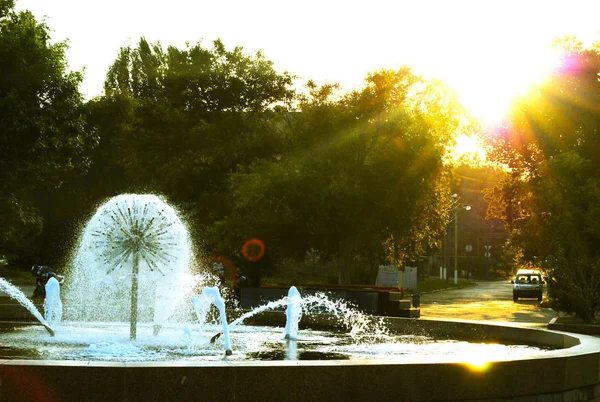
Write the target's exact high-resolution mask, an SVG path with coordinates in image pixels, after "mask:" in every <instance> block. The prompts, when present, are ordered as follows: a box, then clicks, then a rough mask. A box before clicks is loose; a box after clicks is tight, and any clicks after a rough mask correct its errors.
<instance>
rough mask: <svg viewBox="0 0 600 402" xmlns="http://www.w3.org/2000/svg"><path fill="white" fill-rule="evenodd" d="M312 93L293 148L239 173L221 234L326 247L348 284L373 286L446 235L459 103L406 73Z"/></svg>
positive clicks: (296, 248) (295, 124)
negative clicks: (342, 91)
mask: <svg viewBox="0 0 600 402" xmlns="http://www.w3.org/2000/svg"><path fill="white" fill-rule="evenodd" d="M308 89H309V95H308V97H306V98H305V99H304V100H303V101H302V102H301V103H300V105H299V109H298V111H297V112H296V113H294V114H293V115H292V116H291V118H290V122H289V130H290V133H289V135H288V138H289V144H288V148H287V151H286V152H285V153H284V154H282V155H280V157H279V158H276V159H270V160H264V159H263V160H257V161H255V162H254V163H252V164H251V165H250V167H249V169H247V170H246V171H243V172H239V173H237V174H234V175H233V176H232V185H233V189H234V198H235V208H234V210H233V213H232V214H231V215H229V216H228V218H227V219H226V220H224V221H221V222H219V223H218V224H217V226H216V228H217V229H218V232H219V233H221V234H223V233H225V234H228V235H233V236H237V237H238V238H237V240H236V241H237V242H239V241H240V240H241V238H243V237H247V236H251V233H253V234H254V235H255V236H259V237H261V239H263V240H264V241H265V243H267V244H269V245H271V247H272V248H273V249H275V250H279V252H280V253H281V254H283V255H286V256H295V257H296V258H300V257H303V256H304V254H305V253H306V251H307V250H309V249H316V250H319V251H321V252H324V253H325V254H328V255H332V256H335V258H336V259H337V260H338V264H339V267H340V278H339V280H340V282H342V281H348V280H350V281H355V282H363V283H370V282H372V280H374V275H375V273H376V269H377V266H378V265H379V264H380V263H383V262H386V261H389V262H395V263H403V262H406V261H410V260H411V259H417V258H418V257H419V256H420V255H422V253H423V252H424V250H426V249H427V248H428V247H431V246H433V245H435V244H436V243H437V240H438V239H439V238H440V235H441V233H442V231H443V228H444V226H445V225H444V223H445V222H446V221H447V218H448V217H447V215H448V211H449V209H450V208H449V204H450V202H451V201H450V199H449V188H448V181H447V174H448V167H447V165H445V164H444V163H443V161H444V158H445V152H446V149H447V148H446V147H447V145H449V143H450V142H451V140H452V136H453V134H454V133H455V132H456V130H458V129H459V125H460V122H461V119H460V116H459V107H458V105H457V104H456V103H455V102H454V101H453V99H452V98H451V96H450V95H449V94H448V93H446V92H444V91H442V90H441V88H440V87H438V86H436V85H435V84H433V83H430V82H427V81H425V80H423V79H422V78H421V77H418V76H416V75H414V74H413V73H412V72H411V71H410V70H409V69H408V68H403V69H400V70H398V71H389V70H382V71H379V72H376V73H373V74H370V75H369V76H368V77H367V80H366V85H365V87H364V88H363V89H362V90H360V91H354V92H352V93H350V94H347V95H344V96H340V97H338V98H336V97H335V95H336V92H335V89H336V88H335V86H331V85H326V86H323V87H316V86H315V85H313V84H312V83H309V86H308ZM236 241H232V243H235V242H236Z"/></svg>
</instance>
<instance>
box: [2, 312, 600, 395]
mask: <svg viewBox="0 0 600 402" xmlns="http://www.w3.org/2000/svg"><path fill="white" fill-rule="evenodd" d="M282 315H283V314H281V313H263V314H261V315H260V316H256V317H253V319H254V323H258V322H259V321H260V322H262V323H269V324H270V325H277V326H279V327H280V321H283V320H285V317H282ZM385 324H386V326H387V327H388V328H389V329H390V331H392V332H394V333H400V334H402V333H411V334H420V333H427V334H430V335H435V336H436V337H449V338H456V337H458V338H459V339H469V340H482V341H505V342H515V343H522V344H528V345H536V346H545V347H548V348H556V349H554V350H544V351H540V352H539V353H537V354H536V353H534V354H532V355H528V356H527V357H526V358H510V357H503V356H495V357H494V358H492V359H490V361H488V362H485V363H484V362H483V361H481V360H480V361H479V362H477V363H476V364H473V363H469V362H458V361H453V362H406V361H402V359H399V358H393V357H392V358H384V359H363V360H360V361H354V360H295V361H294V360H280V361H247V360H243V361H240V360H235V359H230V358H221V359H219V360H216V361H204V362H198V361H193V362H192V361H183V360H176V361H168V362H156V361H152V362H126V361H123V362H101V361H60V360H42V361H39V360H38V361H36V360H16V359H4V360H0V381H1V383H0V384H2V387H1V388H0V392H1V393H0V396H1V397H2V400H10V401H22V400H23V401H24V400H40V399H43V400H61V401H71V400H73V401H79V400H82V399H85V400H93V401H96V400H106V401H117V400H127V401H137V400H140V401H149V400H160V401H167V400H184V399H194V400H195V399H201V400H219V401H230V400H231V401H233V400H235V401H239V400H242V401H246V400H247V401H256V400H315V399H317V398H320V399H326V400H329V399H337V400H358V399H361V400H372V399H373V398H385V399H389V398H395V399H400V400H437V401H445V400H486V399H490V400H492V399H493V400H510V399H515V398H525V397H527V398H529V399H530V400H592V399H594V398H597V397H599V396H600V395H599V394H600V339H598V338H594V337H590V336H586V335H579V334H570V333H563V332H557V331H548V330H542V329H530V328H518V327H512V326H508V325H498V324H488V323H479V322H467V321H439V320H424V319H420V320H414V319H403V318H387V319H386V320H385ZM332 325H334V326H335V323H334V322H333V321H331V320H330V319H328V317H326V316H324V315H312V316H305V317H303V320H302V325H301V327H300V335H299V338H300V340H299V341H298V342H301V341H302V331H303V329H304V328H306V327H307V326H310V327H319V328H320V327H328V326H329V327H331V326H332ZM40 395H41V396H43V398H40ZM529 399H528V400H529Z"/></svg>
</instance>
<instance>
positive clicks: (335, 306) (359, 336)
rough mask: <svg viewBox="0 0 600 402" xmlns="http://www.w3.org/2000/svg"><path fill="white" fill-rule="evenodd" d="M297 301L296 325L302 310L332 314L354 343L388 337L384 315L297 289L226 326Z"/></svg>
mask: <svg viewBox="0 0 600 402" xmlns="http://www.w3.org/2000/svg"><path fill="white" fill-rule="evenodd" d="M290 290H291V288H290ZM296 292H297V290H296ZM297 303H299V306H298V307H297V308H299V314H298V310H296V314H295V315H296V318H297V320H295V322H296V326H297V325H298V321H299V320H300V318H301V317H302V311H303V310H304V311H306V312H308V313H328V314H331V315H333V316H334V317H335V318H336V319H337V320H338V321H339V322H340V323H341V324H342V325H343V326H344V327H345V328H346V329H348V330H349V333H348V334H349V336H350V337H351V338H352V339H353V341H354V342H356V343H371V342H376V341H378V340H382V339H387V338H389V335H390V334H389V330H388V329H387V327H386V326H385V322H384V318H383V317H373V316H369V315H367V314H364V313H362V312H361V311H359V310H358V309H356V308H354V307H352V306H350V305H349V304H348V302H346V301H345V300H341V299H338V300H331V299H329V298H328V297H327V295H326V294H325V293H322V292H319V293H317V294H315V295H308V296H303V297H300V293H299V292H298V293H297V294H295V293H294V292H293V291H292V296H290V295H289V294H288V296H285V297H282V298H281V299H279V300H275V301H271V302H268V303H266V304H263V305H262V306H258V307H256V308H254V309H252V310H251V311H249V312H246V313H244V314H242V315H241V316H240V317H238V318H237V319H236V320H234V321H232V322H231V323H230V324H229V329H230V330H231V329H232V328H233V327H234V326H236V325H238V324H240V323H242V322H243V321H244V320H246V319H248V318H250V317H252V316H255V315H257V314H260V313H262V312H264V311H267V310H274V309H277V308H279V307H283V306H288V307H289V306H294V305H296V304H297ZM323 310H324V311H323ZM293 323H294V320H287V323H286V331H287V325H290V326H291V325H294V324H293ZM296 337H297V333H296Z"/></svg>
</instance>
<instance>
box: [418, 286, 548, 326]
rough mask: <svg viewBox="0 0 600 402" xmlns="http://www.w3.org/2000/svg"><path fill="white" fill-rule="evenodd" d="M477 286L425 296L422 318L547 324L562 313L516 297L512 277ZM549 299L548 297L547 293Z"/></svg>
mask: <svg viewBox="0 0 600 402" xmlns="http://www.w3.org/2000/svg"><path fill="white" fill-rule="evenodd" d="M475 282H476V285H475V286H471V287H467V288H462V289H453V290H445V291H440V292H433V293H428V294H423V295H421V307H420V308H421V318H439V319H460V320H477V321H504V322H512V323H515V324H517V325H526V326H543V325H546V324H548V323H549V322H550V320H552V318H554V317H557V316H558V313H557V312H556V311H554V310H552V309H551V308H549V307H547V304H548V303H547V302H546V303H544V302H542V303H541V304H540V302H538V301H537V299H521V300H519V301H517V302H514V301H513V299H512V284H511V283H510V280H502V281H475ZM544 298H545V296H544Z"/></svg>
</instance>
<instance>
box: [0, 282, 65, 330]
mask: <svg viewBox="0 0 600 402" xmlns="http://www.w3.org/2000/svg"><path fill="white" fill-rule="evenodd" d="M0 290H1V291H3V292H4V293H6V294H7V295H8V296H10V298H12V299H14V300H16V301H18V302H19V303H20V304H21V305H22V306H23V307H25V308H26V309H27V310H29V312H30V313H31V314H33V316H34V317H35V318H37V319H38V321H39V322H40V323H41V324H42V325H43V326H44V327H45V328H46V330H47V331H48V332H50V335H53V336H54V330H53V329H52V327H51V326H50V325H49V324H48V322H47V321H46V320H45V319H44V317H42V314H41V313H40V312H39V310H38V309H37V307H35V305H34V304H33V302H32V301H31V300H29V299H28V298H27V296H25V293H23V292H22V291H21V289H19V288H18V287H16V286H15V285H13V284H12V283H10V282H8V281H7V280H6V279H4V278H0Z"/></svg>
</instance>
